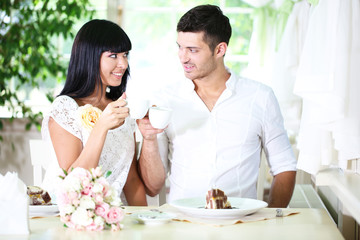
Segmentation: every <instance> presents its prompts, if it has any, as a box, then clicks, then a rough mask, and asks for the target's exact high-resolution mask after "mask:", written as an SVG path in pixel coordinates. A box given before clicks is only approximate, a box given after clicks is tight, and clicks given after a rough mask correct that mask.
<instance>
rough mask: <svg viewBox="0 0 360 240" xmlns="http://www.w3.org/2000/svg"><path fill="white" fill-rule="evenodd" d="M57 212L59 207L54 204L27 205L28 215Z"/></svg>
mask: <svg viewBox="0 0 360 240" xmlns="http://www.w3.org/2000/svg"><path fill="white" fill-rule="evenodd" d="M58 212H59V207H58V205H56V204H51V205H29V214H30V215H39V214H40V215H41V214H55V213H58Z"/></svg>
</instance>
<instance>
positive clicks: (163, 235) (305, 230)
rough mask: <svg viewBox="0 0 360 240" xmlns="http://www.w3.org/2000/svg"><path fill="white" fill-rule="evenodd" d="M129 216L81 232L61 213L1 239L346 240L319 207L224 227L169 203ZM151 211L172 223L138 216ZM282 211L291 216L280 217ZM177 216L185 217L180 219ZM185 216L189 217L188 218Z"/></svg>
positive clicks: (269, 212) (129, 210)
mask: <svg viewBox="0 0 360 240" xmlns="http://www.w3.org/2000/svg"><path fill="white" fill-rule="evenodd" d="M159 209H160V210H159ZM124 211H125V217H124V219H123V221H122V225H123V227H122V229H121V230H119V231H111V230H110V229H105V230H102V231H80V230H75V229H71V228H67V227H64V223H62V222H61V221H60V217H59V216H58V214H56V215H52V216H42V217H30V219H29V231H30V233H29V235H6V236H5V235H0V239H7V240H9V239H27V240H35V239H36V240H39V239H40V240H41V239H44V240H45V239H46V240H49V239H50V240H51V239H61V240H66V239H76V240H98V239H99V240H107V239H126V240H142V239H144V240H145V239H146V240H152V239H153V240H162V239H164V240H191V239H209V240H210V239H211V240H222V239H267V240H269V239H277V240H280V239H287V240H289V239H290V240H295V239H326V240H331V239H344V238H343V236H342V234H341V232H340V231H339V230H338V228H337V226H336V224H335V223H334V221H333V220H332V218H331V217H330V215H329V214H328V212H327V211H326V210H325V209H316V208H291V209H289V208H284V209H275V208H267V207H266V208H263V209H261V210H260V211H259V213H257V214H258V215H259V214H260V215H261V214H265V215H264V216H272V217H265V218H262V219H260V218H259V219H257V220H256V219H252V220H251V218H249V219H247V220H246V219H245V220H244V221H236V222H232V223H230V224H229V223H228V224H224V225H221V224H220V225H219V224H216V223H217V222H222V221H221V220H219V221H218V220H217V219H216V217H213V218H212V219H205V220H206V221H204V222H202V221H201V220H199V221H195V220H189V219H192V218H189V219H186V215H184V214H183V213H181V212H178V211H177V209H175V208H173V207H172V206H170V205H169V204H165V205H163V206H160V207H155V206H148V207H133V206H126V207H124ZM148 211H162V212H165V213H166V212H169V213H171V214H172V215H171V216H173V218H172V219H170V220H169V221H162V222H160V223H156V222H155V223H154V222H153V223H149V222H146V221H144V222H142V221H139V219H137V218H134V214H135V215H136V213H139V212H148ZM279 212H284V213H289V214H287V215H278V213H279ZM177 213H178V214H181V216H183V218H178V217H177ZM184 216H185V218H184Z"/></svg>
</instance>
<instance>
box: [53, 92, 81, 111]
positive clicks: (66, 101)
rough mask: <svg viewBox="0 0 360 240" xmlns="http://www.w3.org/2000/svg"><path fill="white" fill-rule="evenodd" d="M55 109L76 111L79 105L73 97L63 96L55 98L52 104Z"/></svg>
mask: <svg viewBox="0 0 360 240" xmlns="http://www.w3.org/2000/svg"><path fill="white" fill-rule="evenodd" d="M52 108H53V109H64V110H75V109H78V108H79V105H78V104H77V102H76V101H75V99H73V98H72V97H69V96H66V95H61V96H58V97H56V98H55V100H54V102H53V103H52Z"/></svg>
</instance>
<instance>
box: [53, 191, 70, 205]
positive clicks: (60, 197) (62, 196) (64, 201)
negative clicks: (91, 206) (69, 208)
mask: <svg viewBox="0 0 360 240" xmlns="http://www.w3.org/2000/svg"><path fill="white" fill-rule="evenodd" d="M56 198H57V203H58V205H59V207H61V206H65V205H68V204H70V202H71V201H70V198H69V195H68V194H67V193H66V192H58V194H57V195H56Z"/></svg>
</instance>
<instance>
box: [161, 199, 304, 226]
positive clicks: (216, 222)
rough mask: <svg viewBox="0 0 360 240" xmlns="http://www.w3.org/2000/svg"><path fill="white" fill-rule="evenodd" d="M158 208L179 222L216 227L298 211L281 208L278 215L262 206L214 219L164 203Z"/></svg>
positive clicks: (272, 209) (291, 213)
mask: <svg viewBox="0 0 360 240" xmlns="http://www.w3.org/2000/svg"><path fill="white" fill-rule="evenodd" d="M158 210H160V211H163V212H167V213H173V214H176V217H175V218H173V220H174V221H181V222H192V223H199V224H207V225H212V226H216V227H222V226H227V225H233V224H239V223H246V222H255V221H262V220H268V219H273V218H276V217H287V216H290V215H294V214H298V213H299V212H298V211H294V210H292V209H289V208H287V209H281V210H280V211H281V215H279V210H278V209H275V208H263V209H260V210H258V211H257V212H255V213H253V214H250V215H246V216H240V217H239V218H236V219H214V218H198V217H192V216H188V215H186V214H184V213H182V212H180V211H179V210H178V209H177V208H175V207H173V206H171V205H168V204H164V205H162V206H161V207H159V208H158Z"/></svg>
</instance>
